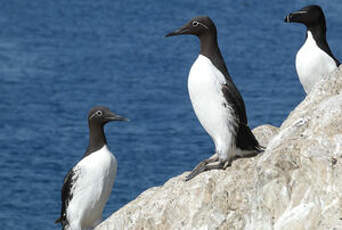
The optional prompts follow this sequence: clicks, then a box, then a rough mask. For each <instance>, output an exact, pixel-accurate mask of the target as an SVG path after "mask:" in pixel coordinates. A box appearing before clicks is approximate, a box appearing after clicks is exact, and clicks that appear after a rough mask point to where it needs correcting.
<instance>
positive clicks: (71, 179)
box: [55, 167, 79, 229]
mask: <svg viewBox="0 0 342 230" xmlns="http://www.w3.org/2000/svg"><path fill="white" fill-rule="evenodd" d="M78 172H79V169H77V168H75V167H74V168H72V169H70V170H69V172H68V173H67V175H66V176H65V178H64V184H63V187H62V191H61V193H62V209H61V216H60V217H59V218H58V219H57V220H56V222H55V223H56V224H57V223H61V224H62V226H63V229H64V227H65V226H66V225H67V224H68V220H67V218H66V216H67V215H66V209H67V207H68V205H69V202H70V200H71V199H72V196H73V193H72V191H73V186H74V184H75V181H76V180H77V178H78Z"/></svg>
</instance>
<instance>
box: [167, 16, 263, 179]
mask: <svg viewBox="0 0 342 230" xmlns="http://www.w3.org/2000/svg"><path fill="white" fill-rule="evenodd" d="M186 34H189V35H195V36H197V37H198V38H199V40H200V46H201V49H200V53H199V56H198V57H197V59H196V61H195V62H194V64H193V65H192V67H191V70H190V73H189V77H188V91H189V95H190V100H191V103H192V106H193V109H194V111H195V114H196V116H197V118H198V120H199V121H200V123H201V124H202V126H203V128H204V129H205V130H206V131H207V133H208V134H209V135H210V137H211V138H212V139H213V141H214V144H215V154H214V155H213V156H212V157H210V158H208V159H206V160H204V161H202V162H201V163H200V164H198V165H197V166H196V167H195V169H194V170H193V171H192V172H191V173H190V174H189V175H188V176H187V177H186V180H190V179H192V178H194V177H195V176H196V175H198V174H199V173H201V172H204V171H207V170H211V169H225V168H226V167H227V166H229V165H230V164H231V162H232V160H233V159H234V158H236V157H247V156H248V157H250V156H255V155H257V154H258V153H260V152H262V151H263V150H264V147H262V146H260V145H259V143H258V141H257V139H256V138H255V136H254V135H253V133H252V132H251V130H250V128H249V127H248V124H247V116H246V109H245V104H244V101H243V99H242V97H241V95H240V93H239V91H238V89H237V88H236V86H235V84H234V83H233V81H232V79H231V77H230V75H229V73H228V70H227V67H226V65H225V62H224V60H223V57H222V55H221V51H220V49H219V47H218V43H217V31H216V26H215V24H214V22H213V21H212V20H211V19H210V18H209V17H208V16H197V17H195V18H193V19H192V20H190V21H189V22H188V23H187V24H185V25H184V26H182V27H181V28H180V29H178V30H176V31H175V32H171V33H169V34H167V35H166V36H167V37H170V36H177V35H186Z"/></svg>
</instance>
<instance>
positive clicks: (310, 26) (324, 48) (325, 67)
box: [285, 5, 340, 94]
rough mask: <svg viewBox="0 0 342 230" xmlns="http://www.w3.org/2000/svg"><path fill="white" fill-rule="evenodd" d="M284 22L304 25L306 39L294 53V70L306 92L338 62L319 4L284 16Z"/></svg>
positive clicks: (337, 64) (338, 63)
mask: <svg viewBox="0 0 342 230" xmlns="http://www.w3.org/2000/svg"><path fill="white" fill-rule="evenodd" d="M285 22H289V23H290V22H297V23H302V24H304V25H305V26H306V40H305V42H304V44H303V46H302V47H301V48H300V49H299V50H298V52H297V55H296V70H297V74H298V77H299V80H300V82H301V83H302V85H303V88H304V90H305V92H306V93H307V94H308V93H309V92H310V91H311V90H312V88H313V86H314V85H315V84H316V83H317V82H318V81H320V80H321V79H322V77H323V76H324V75H326V74H328V73H330V72H332V71H333V70H335V69H336V68H337V67H338V66H339V65H340V62H339V61H338V60H337V59H336V58H335V57H334V55H333V53H332V52H331V50H330V48H329V45H328V42H327V39H326V32H327V28H326V23H325V17H324V13H323V10H322V8H321V7H320V6H317V5H311V6H306V7H304V8H302V9H300V10H299V11H296V12H293V13H290V14H289V15H287V16H286V18H285Z"/></svg>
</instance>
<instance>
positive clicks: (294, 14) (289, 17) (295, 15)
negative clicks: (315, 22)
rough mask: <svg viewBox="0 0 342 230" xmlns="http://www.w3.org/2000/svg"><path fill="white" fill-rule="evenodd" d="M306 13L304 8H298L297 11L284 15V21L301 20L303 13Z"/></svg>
mask: <svg viewBox="0 0 342 230" xmlns="http://www.w3.org/2000/svg"><path fill="white" fill-rule="evenodd" d="M306 13H307V11H306V10H298V11H295V12H292V13H290V14H289V15H287V16H286V17H285V19H284V22H287V23H290V22H301V19H302V17H303V15H304V14H306Z"/></svg>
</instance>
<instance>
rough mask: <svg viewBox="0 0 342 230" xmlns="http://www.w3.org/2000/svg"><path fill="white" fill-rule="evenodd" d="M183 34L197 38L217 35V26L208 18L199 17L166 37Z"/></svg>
mask: <svg viewBox="0 0 342 230" xmlns="http://www.w3.org/2000/svg"><path fill="white" fill-rule="evenodd" d="M183 34H192V35H196V36H197V37H201V36H203V35H207V34H215V35H216V26H215V24H214V22H213V21H212V20H211V19H210V18H209V17H208V16H197V17H194V18H193V19H191V20H190V21H189V22H188V23H186V24H185V25H184V26H182V27H181V28H179V29H178V30H176V31H174V32H171V33H168V34H167V35H166V37H170V36H176V35H183Z"/></svg>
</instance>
